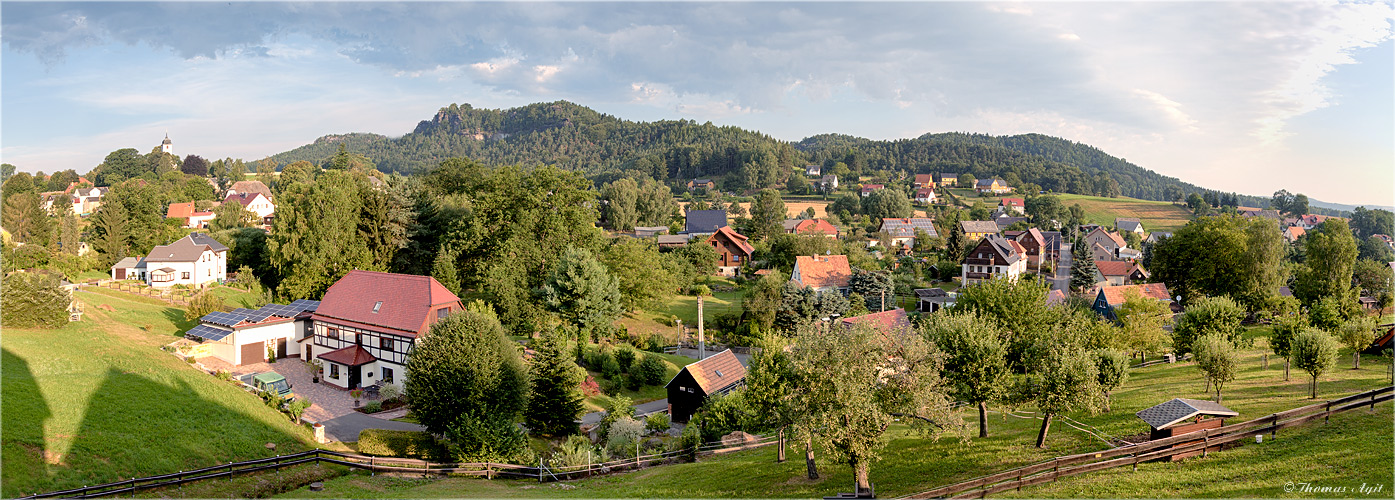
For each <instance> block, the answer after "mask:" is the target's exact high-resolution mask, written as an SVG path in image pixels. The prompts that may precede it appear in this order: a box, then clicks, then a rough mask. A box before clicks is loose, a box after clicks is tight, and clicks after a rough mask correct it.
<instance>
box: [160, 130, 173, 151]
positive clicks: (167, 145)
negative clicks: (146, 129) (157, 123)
mask: <svg viewBox="0 0 1395 500" xmlns="http://www.w3.org/2000/svg"><path fill="white" fill-rule="evenodd" d="M160 152H161V153H167V154H174V143H173V142H171V141H170V133H169V131H165V140H164V141H161V142H160Z"/></svg>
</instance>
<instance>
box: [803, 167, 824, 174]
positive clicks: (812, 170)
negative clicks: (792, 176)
mask: <svg viewBox="0 0 1395 500" xmlns="http://www.w3.org/2000/svg"><path fill="white" fill-rule="evenodd" d="M804 175H807V176H810V177H818V176H820V175H823V165H805V166H804Z"/></svg>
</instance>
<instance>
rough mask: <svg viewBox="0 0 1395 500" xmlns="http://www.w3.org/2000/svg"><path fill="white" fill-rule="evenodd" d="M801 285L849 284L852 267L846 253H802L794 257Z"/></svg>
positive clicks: (820, 286) (843, 285)
mask: <svg viewBox="0 0 1395 500" xmlns="http://www.w3.org/2000/svg"><path fill="white" fill-rule="evenodd" d="M794 267H795V268H796V269H798V270H799V281H800V284H801V285H804V286H807V287H813V288H822V287H828V286H836V287H840V288H841V287H845V286H848V278H851V277H852V268H851V267H849V266H848V256H846V255H814V256H805V255H800V256H797V257H795V259H794Z"/></svg>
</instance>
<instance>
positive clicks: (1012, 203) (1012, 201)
mask: <svg viewBox="0 0 1395 500" xmlns="http://www.w3.org/2000/svg"><path fill="white" fill-rule="evenodd" d="M999 205H1000V206H1004V207H1025V206H1027V205H1026V202H1024V201H1022V198H1003V201H1002V202H1001V203H999Z"/></svg>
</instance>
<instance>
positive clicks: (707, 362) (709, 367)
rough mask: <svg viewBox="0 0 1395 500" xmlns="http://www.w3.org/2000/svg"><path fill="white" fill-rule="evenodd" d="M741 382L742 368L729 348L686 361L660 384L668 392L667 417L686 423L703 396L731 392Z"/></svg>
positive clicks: (695, 410)
mask: <svg viewBox="0 0 1395 500" xmlns="http://www.w3.org/2000/svg"><path fill="white" fill-rule="evenodd" d="M745 382H746V367H745V366H742V365H741V360H739V359H737V358H736V354H735V353H732V352H731V349H727V350H725V351H722V352H719V353H717V354H713V355H712V356H709V357H708V358H707V359H703V360H700V361H697V362H693V363H688V365H687V366H684V367H683V369H681V370H678V374H677V375H674V376H673V378H672V379H670V380H669V381H668V384H666V385H665V386H664V389H665V390H667V391H668V414H669V418H671V419H672V420H673V421H674V422H687V421H688V419H689V418H692V416H693V413H695V412H697V410H698V408H701V407H702V405H703V403H706V402H707V398H710V397H712V396H716V395H719V394H726V393H728V392H731V391H732V390H733V389H736V388H738V387H741V386H744V385H746V384H745Z"/></svg>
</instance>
